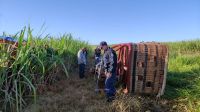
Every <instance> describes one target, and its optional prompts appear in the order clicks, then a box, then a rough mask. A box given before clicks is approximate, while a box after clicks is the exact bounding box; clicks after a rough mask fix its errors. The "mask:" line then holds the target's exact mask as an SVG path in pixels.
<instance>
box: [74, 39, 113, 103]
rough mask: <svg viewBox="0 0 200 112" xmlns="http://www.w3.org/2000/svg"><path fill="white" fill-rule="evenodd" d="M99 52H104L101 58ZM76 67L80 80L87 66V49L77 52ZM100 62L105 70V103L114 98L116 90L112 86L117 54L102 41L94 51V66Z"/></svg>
mask: <svg viewBox="0 0 200 112" xmlns="http://www.w3.org/2000/svg"><path fill="white" fill-rule="evenodd" d="M101 50H103V51H104V53H103V55H102V56H101ZM77 57H78V65H79V77H80V78H81V79H82V78H84V77H85V75H84V72H85V66H86V64H87V48H82V49H81V50H79V52H78V54H77ZM101 61H102V64H103V66H104V68H105V76H106V80H105V92H106V96H107V101H108V102H111V101H112V100H114V98H115V93H116V89H115V86H114V83H115V80H116V70H117V54H116V52H115V51H114V50H113V49H112V48H110V47H109V46H108V44H107V42H105V41H102V42H101V43H100V45H99V46H98V48H97V49H95V64H98V63H100V62H101Z"/></svg>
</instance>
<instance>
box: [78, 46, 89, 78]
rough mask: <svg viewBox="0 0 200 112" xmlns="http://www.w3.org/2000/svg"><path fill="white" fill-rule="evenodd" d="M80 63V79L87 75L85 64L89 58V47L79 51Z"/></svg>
mask: <svg viewBox="0 0 200 112" xmlns="http://www.w3.org/2000/svg"><path fill="white" fill-rule="evenodd" d="M77 57H78V65H79V77H80V79H82V78H84V77H85V75H84V73H85V65H86V59H87V49H86V48H85V47H84V48H82V49H80V50H79V51H78V54H77Z"/></svg>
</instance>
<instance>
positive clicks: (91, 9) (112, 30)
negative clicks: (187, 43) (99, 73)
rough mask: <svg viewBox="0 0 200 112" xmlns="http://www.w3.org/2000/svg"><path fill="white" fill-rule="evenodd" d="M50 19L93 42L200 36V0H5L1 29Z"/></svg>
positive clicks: (51, 29) (56, 31)
mask: <svg viewBox="0 0 200 112" xmlns="http://www.w3.org/2000/svg"><path fill="white" fill-rule="evenodd" d="M44 23H45V27H44V28H43V31H44V32H45V33H44V34H50V35H53V36H59V35H61V34H64V33H72V35H74V36H75V37H76V38H80V39H81V40H85V41H88V42H89V43H91V44H97V43H99V42H100V41H102V40H105V41H108V43H112V44H113V43H122V42H140V41H177V40H189V39H195V38H200V0H0V35H1V34H2V32H4V31H5V32H7V33H10V34H15V33H17V32H18V31H19V30H20V29H22V28H23V27H24V26H26V25H28V24H30V25H31V26H32V28H33V29H34V34H38V33H40V32H39V31H40V28H41V27H42V25H43V24H44ZM43 31H42V32H43Z"/></svg>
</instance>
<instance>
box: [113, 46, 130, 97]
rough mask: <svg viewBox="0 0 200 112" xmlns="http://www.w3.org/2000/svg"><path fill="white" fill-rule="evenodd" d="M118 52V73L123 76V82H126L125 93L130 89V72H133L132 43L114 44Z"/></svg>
mask: <svg viewBox="0 0 200 112" xmlns="http://www.w3.org/2000/svg"><path fill="white" fill-rule="evenodd" d="M112 48H113V49H114V50H115V51H116V52H117V56H118V59H117V64H118V65H117V74H118V76H119V77H124V78H123V80H122V81H123V83H124V84H126V89H125V93H127V92H128V90H130V88H129V87H130V86H129V85H130V83H131V82H130V80H129V79H130V74H131V62H132V60H131V59H132V58H131V57H132V43H124V44H117V45H114V46H112Z"/></svg>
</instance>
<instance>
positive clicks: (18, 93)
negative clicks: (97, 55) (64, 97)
mask: <svg viewBox="0 0 200 112" xmlns="http://www.w3.org/2000/svg"><path fill="white" fill-rule="evenodd" d="M14 37H15V38H17V39H18V43H19V45H18V48H14V47H13V46H12V45H8V44H0V52H1V55H0V110H3V111H18V112H20V111H22V109H23V107H24V105H26V104H27V98H33V99H34V102H36V99H37V93H38V91H40V89H41V87H42V85H47V84H51V83H53V82H54V81H55V79H56V77H57V76H58V75H60V74H65V75H66V76H69V74H68V72H69V71H70V70H72V68H73V67H75V66H76V62H77V61H76V53H77V52H78V50H79V49H80V48H81V47H83V46H84V47H88V48H89V46H88V44H87V43H86V42H82V41H79V40H76V39H73V38H72V36H71V35H63V36H60V37H57V38H54V37H50V36H46V37H44V38H38V37H34V36H33V35H32V30H31V28H30V27H29V28H27V29H26V28H24V29H23V30H22V31H21V32H20V33H19V34H17V35H15V36H14ZM25 37H27V38H26V40H27V42H26V43H25V44H24V43H23V40H24V39H25Z"/></svg>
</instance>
